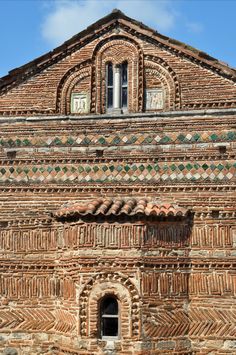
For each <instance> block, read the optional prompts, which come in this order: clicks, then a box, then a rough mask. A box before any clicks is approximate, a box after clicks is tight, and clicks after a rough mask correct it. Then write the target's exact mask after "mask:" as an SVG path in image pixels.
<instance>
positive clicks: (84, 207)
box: [54, 198, 189, 219]
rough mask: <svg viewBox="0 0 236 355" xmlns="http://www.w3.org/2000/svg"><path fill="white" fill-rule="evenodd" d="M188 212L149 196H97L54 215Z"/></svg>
mask: <svg viewBox="0 0 236 355" xmlns="http://www.w3.org/2000/svg"><path fill="white" fill-rule="evenodd" d="M188 212H189V210H187V209H185V208H183V207H179V206H178V205H176V204H174V203H168V202H161V201H156V200H155V201H152V200H151V199H149V198H140V199H138V198H123V199H122V198H114V199H111V198H109V199H108V198H107V199H103V198H98V199H96V200H93V201H87V202H75V203H73V204H66V205H64V206H62V207H61V208H59V209H58V210H57V211H56V212H55V213H54V217H56V218H59V219H60V218H63V219H64V218H70V217H79V216H86V215H93V216H98V215H103V216H111V215H114V216H119V215H122V214H125V215H127V216H134V215H137V214H142V215H146V216H163V217H168V216H180V217H183V216H186V215H187V214H188Z"/></svg>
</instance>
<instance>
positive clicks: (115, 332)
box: [99, 294, 120, 338]
mask: <svg viewBox="0 0 236 355" xmlns="http://www.w3.org/2000/svg"><path fill="white" fill-rule="evenodd" d="M99 313H100V314H99V315H100V337H101V338H107V337H113V338H114V337H115V338H118V337H119V326H120V325H119V323H120V320H119V303H118V300H117V298H116V297H115V296H114V295H110V294H109V295H106V296H104V297H103V298H102V299H101V300H100V306H99Z"/></svg>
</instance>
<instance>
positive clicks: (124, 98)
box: [121, 62, 128, 107]
mask: <svg viewBox="0 0 236 355" xmlns="http://www.w3.org/2000/svg"><path fill="white" fill-rule="evenodd" d="M127 102H128V75H127V62H124V63H123V64H122V66H121V107H127Z"/></svg>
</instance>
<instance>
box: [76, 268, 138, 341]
mask: <svg viewBox="0 0 236 355" xmlns="http://www.w3.org/2000/svg"><path fill="white" fill-rule="evenodd" d="M108 295H109V296H111V297H114V298H115V299H116V300H117V301H118V310H119V312H118V313H119V318H120V324H119V338H120V339H127V338H132V339H137V338H138V337H139V336H140V304H139V293H138V290H137V289H136V287H135V286H134V284H133V283H132V282H131V280H129V278H127V277H126V276H124V275H122V274H119V273H100V274H96V275H95V276H93V277H92V278H91V279H90V280H89V281H88V282H87V283H86V285H85V286H84V288H83V290H82V292H81V293H80V295H79V303H80V326H79V329H80V334H81V336H82V337H91V338H98V337H99V332H98V328H99V314H100V308H99V306H100V304H101V303H100V301H101V300H102V299H103V298H104V297H106V296H108Z"/></svg>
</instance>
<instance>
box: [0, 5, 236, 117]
mask: <svg viewBox="0 0 236 355" xmlns="http://www.w3.org/2000/svg"><path fill="white" fill-rule="evenodd" d="M107 43H109V46H108V45H107ZM112 44H113V52H112V50H111V48H110V49H109V48H108V47H112ZM106 46H107V48H106ZM127 52H130V56H126V53H127ZM119 57H120V58H119ZM136 59H138V60H136ZM108 60H110V62H113V64H114V65H120V64H121V62H122V61H123V62H125V61H127V63H128V66H129V68H128V69H129V70H130V72H131V68H132V71H133V72H134V70H135V72H136V73H138V75H137V77H136V78H133V77H131V74H130V73H129V71H128V82H129V87H128V94H127V95H128V101H129V102H128V103H127V111H128V112H130V113H135V112H144V111H146V112H153V111H154V112H155V111H158V112H160V111H173V110H189V109H191V110H192V109H201V108H204V109H205V108H231V107H236V89H235V86H234V83H235V82H236V71H235V70H234V69H232V68H230V67H228V66H227V65H225V64H222V63H221V62H220V61H218V60H216V59H215V58H212V57H210V56H209V55H207V54H206V53H203V52H201V51H198V50H196V49H194V48H192V47H189V46H187V45H185V44H184V43H181V42H178V41H176V40H173V39H171V38H168V37H166V36H163V35H161V34H159V33H158V32H156V31H154V30H152V29H151V28H149V27H147V26H145V25H143V24H142V23H140V22H138V21H136V20H134V19H132V18H129V17H127V16H126V15H125V14H123V13H122V12H121V11H119V10H114V11H113V12H112V13H110V14H109V15H107V16H105V17H104V18H102V19H100V20H99V21H97V22H96V23H94V24H92V25H91V26H89V27H88V28H87V29H85V30H84V31H82V32H80V33H79V34H77V35H75V36H73V37H72V38H71V39H69V40H68V41H66V42H65V43H63V44H62V45H61V46H59V47H57V48H55V49H54V50H53V51H51V52H49V53H47V54H45V55H43V56H41V57H39V58H37V59H35V60H34V61H32V62H30V63H28V64H26V65H24V66H22V67H20V68H17V69H14V70H12V71H11V72H10V73H9V74H8V75H7V76H5V77H3V78H1V79H0V115H5V116H6V115H13V116H14V115H26V116H28V115H38V114H40V115H41V114H50V115H54V114H61V115H68V114H75V113H77V114H79V115H80V114H90V113H92V114H104V113H108V110H107V83H106V82H104V81H106V73H105V71H106V68H105V67H104V66H106V62H107V61H108ZM136 62H138V63H136ZM99 63H100V64H99ZM46 71H47V72H46ZM34 81H35V82H37V85H35V83H34ZM132 82H134V84H131V83H132ZM191 85H192V87H191ZM39 87H40V95H39V89H38V88H39ZM215 87H217V88H219V89H218V91H217V90H215ZM189 91H191V95H189ZM85 93H86V95H85ZM73 94H75V95H76V94H77V96H76V97H77V98H79V100H80V101H81V99H83V100H84V98H86V105H85V104H84V105H85V106H86V108H85V109H84V110H82V111H81V112H74V111H75V110H73V100H74V99H73V97H75V96H73ZM82 94H84V95H85V96H83V95H82ZM78 95H80V96H78Z"/></svg>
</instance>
